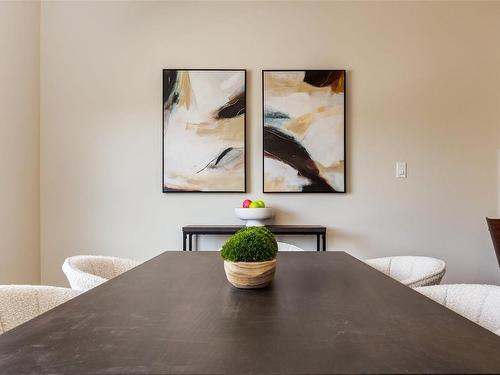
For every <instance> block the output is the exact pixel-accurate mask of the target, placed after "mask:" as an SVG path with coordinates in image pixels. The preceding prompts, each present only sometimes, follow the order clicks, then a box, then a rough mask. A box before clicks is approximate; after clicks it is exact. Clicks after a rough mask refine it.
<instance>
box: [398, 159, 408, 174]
mask: <svg viewBox="0 0 500 375" xmlns="http://www.w3.org/2000/svg"><path fill="white" fill-rule="evenodd" d="M406 176H407V173H406V162H405V161H398V162H396V177H397V178H406Z"/></svg>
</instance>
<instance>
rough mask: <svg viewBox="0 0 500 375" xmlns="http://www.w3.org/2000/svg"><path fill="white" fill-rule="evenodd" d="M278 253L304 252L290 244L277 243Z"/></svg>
mask: <svg viewBox="0 0 500 375" xmlns="http://www.w3.org/2000/svg"><path fill="white" fill-rule="evenodd" d="M278 251H304V249H301V248H300V247H298V246H295V245H292V244H290V243H286V242H279V241H278Z"/></svg>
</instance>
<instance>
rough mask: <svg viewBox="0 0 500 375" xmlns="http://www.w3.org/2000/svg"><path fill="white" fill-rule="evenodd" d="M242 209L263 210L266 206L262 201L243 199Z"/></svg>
mask: <svg viewBox="0 0 500 375" xmlns="http://www.w3.org/2000/svg"><path fill="white" fill-rule="evenodd" d="M241 207H243V208H265V207H266V204H265V203H264V201H261V200H259V201H252V200H251V199H245V200H244V201H243V203H242V204H241Z"/></svg>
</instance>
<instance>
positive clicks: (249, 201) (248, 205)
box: [241, 199, 252, 208]
mask: <svg viewBox="0 0 500 375" xmlns="http://www.w3.org/2000/svg"><path fill="white" fill-rule="evenodd" d="M251 204H252V201H251V200H250V199H245V200H244V201H243V204H242V205H241V207H243V208H248V207H250V205H251Z"/></svg>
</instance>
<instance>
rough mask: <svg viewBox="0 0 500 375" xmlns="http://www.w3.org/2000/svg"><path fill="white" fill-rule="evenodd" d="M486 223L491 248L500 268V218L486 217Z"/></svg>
mask: <svg viewBox="0 0 500 375" xmlns="http://www.w3.org/2000/svg"><path fill="white" fill-rule="evenodd" d="M486 222H487V223H488V228H489V230H490V235H491V240H492V241H493V247H494V248H495V252H496V254H497V261H498V266H499V267H500V218H493V217H487V218H486Z"/></svg>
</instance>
